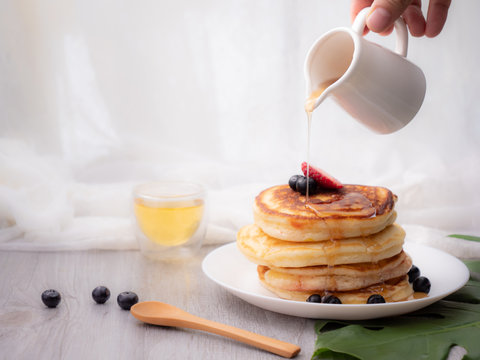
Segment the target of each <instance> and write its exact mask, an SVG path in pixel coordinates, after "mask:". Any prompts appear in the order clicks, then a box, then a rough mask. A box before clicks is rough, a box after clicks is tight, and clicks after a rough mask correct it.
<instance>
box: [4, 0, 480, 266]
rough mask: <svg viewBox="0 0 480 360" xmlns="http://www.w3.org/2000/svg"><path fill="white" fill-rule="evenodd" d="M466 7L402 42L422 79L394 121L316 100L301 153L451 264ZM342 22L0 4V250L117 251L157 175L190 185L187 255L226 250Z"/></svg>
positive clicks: (256, 12) (289, 156) (475, 206)
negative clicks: (192, 202)
mask: <svg viewBox="0 0 480 360" xmlns="http://www.w3.org/2000/svg"><path fill="white" fill-rule="evenodd" d="M426 5H427V4H424V7H426ZM479 12H480V2H478V1H474V0H471V1H455V2H453V3H452V8H451V11H450V13H449V18H448V21H447V25H446V27H445V29H444V31H443V32H442V34H441V35H440V36H438V37H437V38H434V39H426V38H420V39H414V38H410V42H409V53H408V58H409V59H410V60H411V61H413V62H415V63H416V64H417V65H419V66H420V67H421V68H422V69H423V71H424V72H425V75H426V78H427V95H426V99H425V102H424V104H423V107H422V109H421V110H420V112H419V113H418V115H417V117H416V118H415V119H414V120H413V121H412V123H411V124H409V125H408V126H407V127H406V128H404V129H402V130H401V131H399V132H397V133H395V134H391V135H385V136H381V135H376V134H373V133H371V132H370V131H369V130H367V129H365V128H363V127H362V126H361V125H359V124H358V123H356V122H355V121H354V120H353V119H352V118H350V117H349V115H347V114H346V113H345V112H344V111H343V110H342V109H341V108H340V107H339V106H338V105H337V104H336V103H334V102H332V101H329V100H327V101H326V102H325V103H323V104H322V105H321V107H320V108H319V109H318V110H317V111H316V114H315V116H314V121H313V126H312V131H313V133H312V141H311V150H310V159H311V162H312V163H313V164H315V165H317V166H319V167H321V168H324V169H325V170H327V171H328V172H330V173H332V174H333V175H335V176H336V177H337V178H339V179H340V180H341V181H343V182H345V183H362V184H369V185H381V186H386V187H388V188H390V189H391V190H392V191H393V192H395V193H396V194H397V195H398V196H399V201H398V204H397V210H398V215H399V217H398V222H399V223H400V224H401V225H403V226H404V227H405V228H406V229H407V233H408V241H419V242H424V243H428V244H429V245H432V246H436V247H439V248H442V249H445V250H447V251H449V252H451V253H453V254H455V255H457V256H460V257H465V258H467V257H468V258H471V257H480V253H479V249H478V244H477V243H472V242H461V241H458V240H454V239H449V238H445V235H447V234H451V233H464V234H470V235H480V225H479V221H478V220H479V218H480V192H479V191H478V184H480V157H479V154H480V105H479V102H478V99H477V97H478V94H480V72H479V71H478V64H477V60H476V59H478V57H479V55H480V43H479V42H478V39H477V37H476V33H475V32H474V31H472V24H475V23H476V21H477V19H476V17H477V15H478V13H479ZM349 21H350V19H349V1H348V0H341V1H340V0H339V1H329V0H302V1H297V2H292V1H278V0H260V1H258V0H255V1H254V0H247V1H241V2H238V1H228V0H227V1H225V0H206V1H201V2H198V1H193V0H181V1H176V2H174V3H172V2H167V1H158V2H150V1H146V0H142V1H139V2H135V3H131V2H126V1H113V0H107V1H102V2H101V3H98V2H96V1H93V0H87V1H82V2H74V1H73V0H67V1H62V2H58V1H53V0H50V1H44V2H42V3H36V2H34V1H31V0H23V1H7V2H3V3H2V4H0V43H1V44H2V51H3V54H4V56H2V57H0V78H1V79H2V81H1V82H0V134H1V138H0V250H2V249H11V250H69V249H93V248H99V249H135V248H137V244H136V242H135V239H134V236H133V230H132V215H131V189H132V187H133V185H134V184H136V183H139V182H143V181H148V180H162V179H168V180H172V179H173V180H175V179H182V180H194V181H198V182H201V183H203V184H204V185H205V186H206V187H207V189H208V191H209V199H208V205H209V207H208V209H209V211H208V214H209V222H208V224H209V225H208V229H207V235H206V239H205V243H207V244H212V243H213V244H220V243H224V242H230V241H234V239H235V233H236V231H237V230H238V229H239V227H241V226H242V225H244V224H248V223H250V222H251V221H252V214H251V206H252V202H253V199H254V197H255V195H256V194H257V193H258V192H259V191H261V190H262V189H263V188H265V187H268V186H271V185H274V184H279V183H285V182H286V181H287V180H288V178H289V177H290V175H292V174H295V173H299V172H300V163H301V162H302V161H303V160H305V157H306V136H307V135H306V133H307V122H306V119H305V114H304V112H303V100H304V95H305V89H304V87H305V81H304V79H303V69H302V67H303V61H304V58H305V54H306V52H307V50H308V48H309V46H310V45H311V43H312V42H313V41H314V40H315V39H316V38H317V37H318V36H320V35H321V34H323V33H325V32H326V31H328V30H330V29H332V28H334V27H337V26H349ZM368 37H369V39H371V40H372V41H375V42H379V43H381V44H382V45H384V46H387V47H392V46H393V43H394V36H391V37H387V38H381V37H379V36H377V35H368ZM458 244H461V245H458Z"/></svg>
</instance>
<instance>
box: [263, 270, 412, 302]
mask: <svg viewBox="0 0 480 360" xmlns="http://www.w3.org/2000/svg"><path fill="white" fill-rule="evenodd" d="M265 269H266V268H265V267H259V273H258V275H259V279H260V282H261V284H262V285H263V286H264V287H265V288H266V289H267V290H269V291H271V292H272V293H274V294H276V295H277V296H279V297H280V298H282V299H287V300H295V301H306V300H307V299H308V297H309V296H310V295H312V294H315V293H316V292H312V291H292V290H284V289H279V288H275V287H273V286H272V285H270V284H269V283H267V282H266V281H265V277H264V274H265V273H264V272H263V271H264V270H265ZM328 294H329V295H334V296H336V297H338V298H339V299H340V301H341V302H342V304H366V303H367V300H368V298H369V297H370V296H371V295H374V294H380V295H382V296H383V297H384V299H385V301H386V302H396V301H404V300H408V299H410V298H411V296H412V295H413V288H412V285H411V284H410V283H409V282H408V276H406V275H405V276H401V277H398V278H394V279H390V280H387V281H385V282H384V283H379V284H374V285H371V286H368V287H365V288H362V289H358V290H351V291H333V292H328ZM319 295H323V294H322V293H320V294H319Z"/></svg>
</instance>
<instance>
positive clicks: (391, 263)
mask: <svg viewBox="0 0 480 360" xmlns="http://www.w3.org/2000/svg"><path fill="white" fill-rule="evenodd" d="M411 266H412V260H411V259H410V257H409V256H408V255H407V254H405V253H404V252H403V251H402V252H401V253H400V254H398V255H395V256H393V257H391V258H388V259H383V260H381V261H379V262H377V263H360V264H348V265H337V266H326V265H323V266H312V267H305V268H269V267H267V266H264V265H258V272H259V273H263V276H264V281H265V282H266V283H267V284H268V285H270V286H272V287H273V288H276V289H282V290H290V291H313V292H320V293H321V292H323V291H326V290H328V291H349V290H356V289H361V288H364V287H367V286H370V285H373V284H377V283H380V282H383V281H386V280H390V279H393V278H397V277H399V276H403V275H406V274H407V272H408V270H410V267H411Z"/></svg>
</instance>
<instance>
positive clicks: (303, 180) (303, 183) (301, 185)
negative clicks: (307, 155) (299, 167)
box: [296, 176, 317, 195]
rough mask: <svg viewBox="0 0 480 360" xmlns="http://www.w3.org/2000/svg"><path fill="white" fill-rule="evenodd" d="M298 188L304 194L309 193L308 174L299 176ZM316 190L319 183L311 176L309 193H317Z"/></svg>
mask: <svg viewBox="0 0 480 360" xmlns="http://www.w3.org/2000/svg"><path fill="white" fill-rule="evenodd" d="M296 189H297V191H298V192H299V193H300V194H302V195H305V194H306V193H307V177H306V176H301V177H299V178H298V180H297V186H296ZM316 191H317V183H316V181H315V180H313V178H311V177H309V178H308V193H309V194H315V192H316Z"/></svg>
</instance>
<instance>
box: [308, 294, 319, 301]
mask: <svg viewBox="0 0 480 360" xmlns="http://www.w3.org/2000/svg"><path fill="white" fill-rule="evenodd" d="M307 302H313V303H321V302H322V297H321V296H320V295H318V294H312V295H310V296H309V297H308V299H307Z"/></svg>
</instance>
